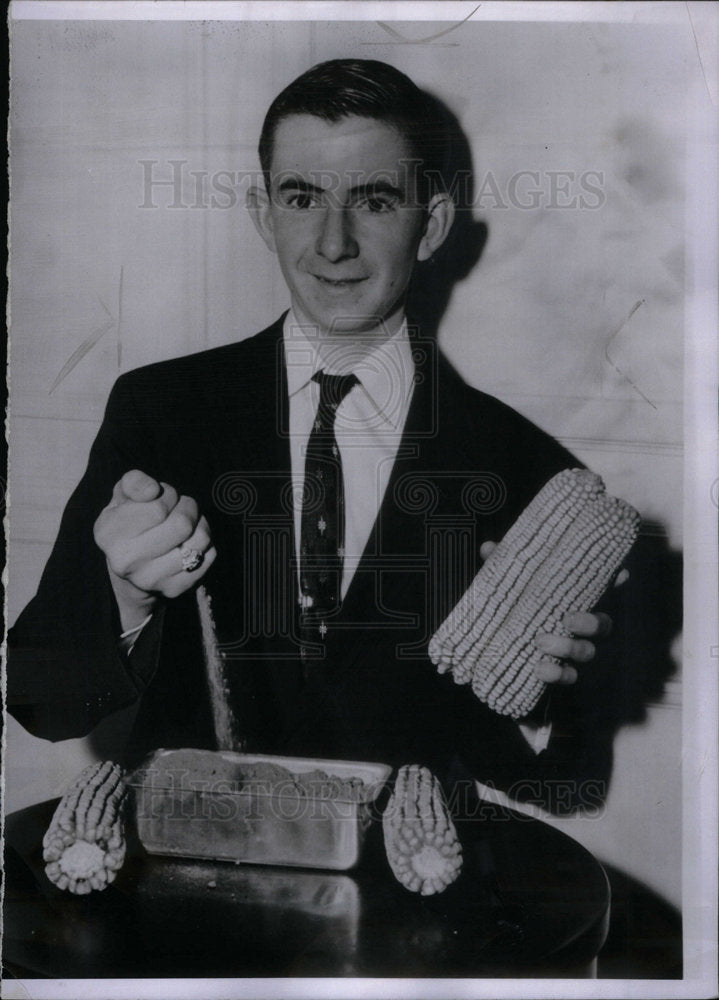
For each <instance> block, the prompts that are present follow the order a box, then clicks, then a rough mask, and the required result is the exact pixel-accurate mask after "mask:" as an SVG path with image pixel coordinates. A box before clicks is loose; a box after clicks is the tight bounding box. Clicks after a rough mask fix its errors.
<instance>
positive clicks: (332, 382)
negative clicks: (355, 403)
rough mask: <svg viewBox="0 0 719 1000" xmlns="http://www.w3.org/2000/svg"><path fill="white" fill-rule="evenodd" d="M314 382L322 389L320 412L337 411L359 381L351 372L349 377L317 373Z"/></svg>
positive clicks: (313, 377)
mask: <svg viewBox="0 0 719 1000" xmlns="http://www.w3.org/2000/svg"><path fill="white" fill-rule="evenodd" d="M312 379H313V381H315V382H317V383H318V385H319V387H320V402H319V408H320V410H323V409H329V410H331V411H335V410H336V409H337V407H338V406H339V405H340V403H341V402H342V400H343V399H344V398H345V396H346V395H347V393H348V392H349V391H350V389H351V388H352V387H353V386H355V385H357V383H358V382H359V379H358V378H357V376H356V375H353V374H352V373H351V372H350V374H349V375H328V374H327V372H324V371H322V372H315V374H314V375H313V376H312Z"/></svg>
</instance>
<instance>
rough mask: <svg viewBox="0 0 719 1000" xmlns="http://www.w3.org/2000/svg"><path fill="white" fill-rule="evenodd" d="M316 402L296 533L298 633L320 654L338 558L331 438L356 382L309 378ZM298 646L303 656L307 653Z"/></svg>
mask: <svg viewBox="0 0 719 1000" xmlns="http://www.w3.org/2000/svg"><path fill="white" fill-rule="evenodd" d="M312 378H313V380H314V381H315V382H317V383H319V386H320V401H319V406H318V407H317V414H316V416H315V422H314V424H313V426H312V431H311V433H310V437H309V441H308V442H307V454H306V457H305V482H304V490H303V497H302V527H301V533H300V635H301V637H302V640H303V642H305V643H312V644H314V646H315V650H316V652H317V653H318V654H319V655H320V656H321V655H322V649H321V647H320V648H319V649H317V645H316V644H317V643H322V642H323V641H324V638H325V636H326V634H327V631H328V627H329V626H328V624H327V619H328V618H329V617H330V615H331V614H332V613H333V612H336V611H337V610H338V609H339V606H340V595H341V591H340V587H341V585H342V564H343V560H344V528H345V524H344V491H343V487H342V459H341V457H340V451H339V448H338V446H337V439H336V438H335V417H336V415H337V409H338V408H339V405H340V403H341V402H342V400H343V399H344V398H345V396H346V395H347V393H348V392H349V391H350V389H351V388H352V387H353V386H354V385H356V384H357V382H358V379H357V377H356V376H355V375H327V374H326V373H325V372H317V373H316V374H315V375H313V376H312ZM307 652H308V651H307V649H306V648H304V647H303V658H304V656H306V655H307Z"/></svg>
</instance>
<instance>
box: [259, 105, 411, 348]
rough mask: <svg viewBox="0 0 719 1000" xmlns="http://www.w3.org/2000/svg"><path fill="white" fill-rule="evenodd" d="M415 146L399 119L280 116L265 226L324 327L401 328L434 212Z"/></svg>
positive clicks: (309, 315)
mask: <svg viewBox="0 0 719 1000" xmlns="http://www.w3.org/2000/svg"><path fill="white" fill-rule="evenodd" d="M410 158H411V157H410V152H409V149H408V148H407V145H406V143H405V141H404V139H403V138H402V136H400V134H399V133H398V132H397V131H396V130H395V129H394V128H392V127H391V126H389V125H386V124H384V123H382V122H378V121H374V120H373V119H369V118H359V117H350V118H344V119H342V120H341V121H339V122H336V123H330V122H326V121H323V120H322V119H320V118H316V117H315V116H313V115H293V116H291V117H289V118H286V119H284V120H283V121H282V122H280V124H279V126H278V128H277V130H276V133H275V140H274V148H273V155H272V170H271V172H272V186H271V193H270V202H269V205H267V206H266V207H265V210H264V213H263V220H264V221H263V225H262V232H263V236H264V238H265V240H266V241H267V243H268V245H269V246H271V248H272V249H274V250H275V251H276V253H277V256H278V258H279V262H280V266H281V268H282V273H283V275H284V277H285V281H286V282H287V284H288V286H289V289H290V292H291V294H292V302H293V306H294V307H295V310H296V311H297V312H298V313H299V314H300V317H298V318H302V319H304V320H305V321H309V322H310V323H313V324H316V325H317V326H318V327H319V329H320V331H321V332H325V333H326V332H330V331H336V332H340V331H341V332H343V333H348V334H352V333H362V332H366V331H369V330H372V329H373V328H374V327H376V326H377V325H378V324H379V323H380V321H382V322H383V326H384V329H385V330H387V331H388V332H393V330H394V329H395V328H396V327H397V326H398V325H399V323H400V321H401V318H402V315H403V306H404V299H405V295H406V291H407V286H408V284H409V280H410V276H411V274H412V269H413V267H414V264H415V261H416V260H417V259H418V255H419V257H420V258H421V257H422V256H423V255H424V256H429V253H431V250H430V251H428V252H426V253H425V251H424V249H423V248H422V246H421V245H422V237H423V232H424V229H425V222H426V211H425V210H424V209H423V208H422V207H421V206H419V205H418V204H417V192H416V182H415V178H414V173H413V170H412V166H411V164H410V163H409V162H408V161H409V160H410Z"/></svg>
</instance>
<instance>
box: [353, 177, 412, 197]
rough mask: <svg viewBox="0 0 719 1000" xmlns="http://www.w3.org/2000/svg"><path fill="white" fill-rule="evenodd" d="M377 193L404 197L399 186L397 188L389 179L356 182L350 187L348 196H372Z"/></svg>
mask: <svg viewBox="0 0 719 1000" xmlns="http://www.w3.org/2000/svg"><path fill="white" fill-rule="evenodd" d="M378 194H388V195H391V196H392V197H393V198H404V196H405V193H404V191H403V190H402V189H401V188H398V187H397V186H396V185H395V184H390V182H389V181H371V182H370V183H369V184H356V185H355V186H354V187H353V188H350V197H352V198H356V197H357V196H358V195H364V196H365V197H366V196H370V197H372V196H373V195H374V196H376V195H378Z"/></svg>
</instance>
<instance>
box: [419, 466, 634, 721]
mask: <svg viewBox="0 0 719 1000" xmlns="http://www.w3.org/2000/svg"><path fill="white" fill-rule="evenodd" d="M639 520H640V519H639V514H638V513H637V512H636V511H635V510H634V508H633V507H631V506H630V505H629V504H627V503H625V502H624V501H623V500H619V499H617V498H616V497H610V496H608V494H607V493H606V492H605V488H604V483H603V482H602V480H601V479H600V477H599V476H597V475H595V474H594V473H592V472H589V471H587V470H585V469H566V470H565V471H563V472H560V473H558V474H557V475H556V476H554V478H553V479H550V481H549V482H548V483H547V484H546V485H545V486H544V487H543V488H542V489H541V490H540V492H539V493H538V494H537V496H536V497H535V498H534V499H533V500H532V502H531V503H530V504H529V506H528V507H527V508H526V510H525V511H524V512H523V513H522V514H521V515H520V517H519V518H518V519H517V521H516V522H515V523H514V524H513V525H512V527H511V528H510V529H509V531H508V532H507V534H506V535H505V536H504V538H503V539H502V541H501V542H500V543H499V544H498V545H497V547H496V548H495V549H494V551H493V552H492V554H491V555H490V556H489V558H488V559H487V561H486V562H485V563H484V565H483V566H482V568H481V569H480V571H479V573H478V574H477V576H476V577H475V578H474V580H473V582H472V584H471V585H470V586H469V588H468V590H467V591H466V592H465V594H464V595H463V596H462V598H461V599H460V601H459V602H458V604H457V605H456V606H455V608H454V609H453V610H452V611H451V613H450V614H449V615H448V617H447V618H446V619H445V621H444V622H443V623H442V625H440V627H439V628H438V629H437V631H436V632H435V634H434V635H433V636H432V639H431V640H430V644H429V655H430V658H431V659H432V662H433V663H435V664H436V666H437V668H438V670H439V671H440V673H445V672H446V671H448V670H451V672H452V676H453V678H454V680H455V681H456V682H457V683H458V684H467V683H471V684H472V690H473V691H474V692H475V694H476V695H477V697H478V698H480V699H481V700H482V701H483V702H485V703H486V704H487V705H489V707H490V708H491V709H493V710H494V711H495V712H497V713H499V714H500V715H508V716H511V717H512V718H513V719H520V718H522V717H523V716H525V715H527V714H528V713H529V712H530V711H531V710H532V709H533V708H534V707H535V705H536V704H537V702H538V701H539V699H540V698H541V696H542V693H543V691H544V688H545V687H546V685H545V684H544V683H543V682H542V681H541V680H540V679H539V678H538V677H537V676H536V674H535V672H534V669H533V668H534V667H535V666H536V665H537V664H538V663H539V661H540V660H541V659H542V657H543V656H546V654H543V653H541V652H540V651H539V650H538V649H537V648H536V647H535V645H534V641H533V640H534V638H535V636H536V635H537V633H538V632H547V633H553V634H555V635H568V634H569V633H568V632H567V630H566V629H565V628H564V627H563V625H562V618H563V617H564V615H565V614H567V613H568V612H571V611H589V610H591V608H592V607H594V605H595V604H596V602H597V601H598V600H599V598H600V597H601V596H602V594H603V593H604V591H605V590H606V589H607V587H608V586H609V584H610V582H611V580H612V578H613V577H614V575H615V573H616V572H617V570H618V569H619V567H620V565H621V563H622V562H623V560H624V559H625V558H626V556H627V554H628V552H629V550H630V549H631V547H632V545H633V544H634V541H635V539H636V537H637V534H638V531H639ZM549 659H553V657H549ZM557 662H558V661H557Z"/></svg>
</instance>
